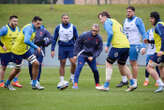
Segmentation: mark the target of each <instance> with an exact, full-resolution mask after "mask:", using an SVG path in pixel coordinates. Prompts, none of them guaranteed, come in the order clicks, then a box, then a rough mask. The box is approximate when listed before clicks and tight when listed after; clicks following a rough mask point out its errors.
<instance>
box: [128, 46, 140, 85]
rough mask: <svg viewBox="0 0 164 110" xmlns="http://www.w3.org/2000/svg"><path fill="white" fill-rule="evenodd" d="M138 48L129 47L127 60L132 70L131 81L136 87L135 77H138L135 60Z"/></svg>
mask: <svg viewBox="0 0 164 110" xmlns="http://www.w3.org/2000/svg"><path fill="white" fill-rule="evenodd" d="M139 47H140V46H139V45H131V46H130V50H129V60H130V65H131V69H132V74H133V79H134V82H135V85H136V86H137V76H138V64H137V59H138V53H139V51H140V48H139Z"/></svg>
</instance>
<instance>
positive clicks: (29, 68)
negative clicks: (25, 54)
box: [28, 62, 32, 84]
mask: <svg viewBox="0 0 164 110" xmlns="http://www.w3.org/2000/svg"><path fill="white" fill-rule="evenodd" d="M28 70H29V74H30V79H31V81H30V84H32V64H31V63H30V62H28Z"/></svg>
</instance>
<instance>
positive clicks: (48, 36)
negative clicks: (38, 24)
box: [44, 29, 53, 46]
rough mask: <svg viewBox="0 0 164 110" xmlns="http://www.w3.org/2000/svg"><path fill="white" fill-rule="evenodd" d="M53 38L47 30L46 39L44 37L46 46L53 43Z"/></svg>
mask: <svg viewBox="0 0 164 110" xmlns="http://www.w3.org/2000/svg"><path fill="white" fill-rule="evenodd" d="M52 39H53V38H52V36H51V34H50V33H49V32H48V31H47V30H46V29H45V37H44V45H45V46H48V45H50V44H51V43H52Z"/></svg>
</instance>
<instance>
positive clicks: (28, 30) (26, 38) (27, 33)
mask: <svg viewBox="0 0 164 110" xmlns="http://www.w3.org/2000/svg"><path fill="white" fill-rule="evenodd" d="M23 33H24V43H25V44H27V45H29V46H30V47H32V48H34V49H37V48H38V46H37V45H35V44H34V43H33V42H31V41H30V39H31V36H32V29H31V28H30V27H26V28H25V29H24V30H23Z"/></svg>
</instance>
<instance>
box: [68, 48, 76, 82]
mask: <svg viewBox="0 0 164 110" xmlns="http://www.w3.org/2000/svg"><path fill="white" fill-rule="evenodd" d="M68 56H69V61H70V63H71V76H70V81H71V82H72V81H73V80H74V73H75V69H76V61H75V60H74V58H73V48H72V49H70V50H69V53H68Z"/></svg>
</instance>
